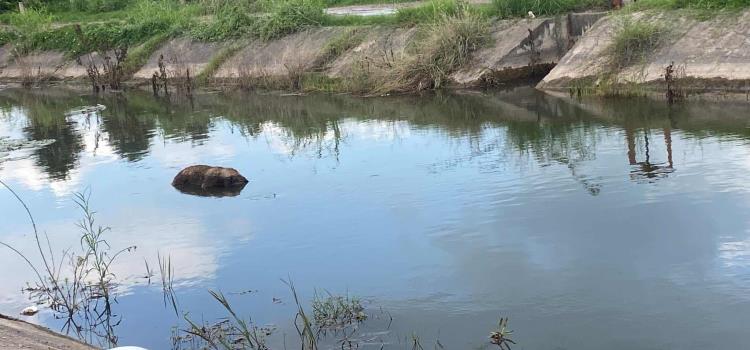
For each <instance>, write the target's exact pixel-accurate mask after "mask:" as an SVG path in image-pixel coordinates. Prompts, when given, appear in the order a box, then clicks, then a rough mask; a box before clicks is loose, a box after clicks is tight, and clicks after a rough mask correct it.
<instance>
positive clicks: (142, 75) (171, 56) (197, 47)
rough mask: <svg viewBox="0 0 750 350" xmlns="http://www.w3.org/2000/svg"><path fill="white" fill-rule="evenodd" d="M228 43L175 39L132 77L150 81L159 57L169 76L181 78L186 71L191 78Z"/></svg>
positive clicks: (152, 56)
mask: <svg viewBox="0 0 750 350" xmlns="http://www.w3.org/2000/svg"><path fill="white" fill-rule="evenodd" d="M227 45H229V44H228V43H206V42H199V41H195V40H191V39H189V38H177V39H172V40H170V41H168V42H167V43H166V44H164V45H163V46H162V47H161V48H159V49H158V50H156V52H154V53H153V54H152V55H151V57H150V58H149V60H148V62H146V64H145V65H144V66H143V67H141V69H140V70H138V71H137V72H136V73H135V74H134V75H133V78H135V79H151V76H152V75H153V74H154V73H155V72H158V71H159V57H160V56H163V57H164V65H165V69H166V71H167V74H168V75H169V76H178V77H183V76H185V74H186V71H187V70H189V71H190V75H191V76H196V75H198V74H200V73H201V72H202V71H203V69H204V68H206V66H207V65H208V64H209V62H211V58H212V57H214V55H216V54H218V53H219V52H220V51H221V50H222V49H224V48H225V47H226V46H227Z"/></svg>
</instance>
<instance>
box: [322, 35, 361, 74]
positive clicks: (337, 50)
mask: <svg viewBox="0 0 750 350" xmlns="http://www.w3.org/2000/svg"><path fill="white" fill-rule="evenodd" d="M364 38H365V33H364V32H363V31H362V30H360V29H358V28H352V29H349V30H347V31H345V32H344V33H342V34H340V35H339V36H337V37H335V38H333V39H332V40H331V41H330V42H328V43H327V44H326V46H325V47H324V48H323V58H322V62H321V63H320V64H317V66H321V65H323V64H326V63H328V62H331V61H333V60H335V59H336V58H337V57H339V56H341V55H343V54H344V52H346V51H349V50H351V49H353V48H355V47H356V46H357V45H359V44H360V43H361V42H362V40H364Z"/></svg>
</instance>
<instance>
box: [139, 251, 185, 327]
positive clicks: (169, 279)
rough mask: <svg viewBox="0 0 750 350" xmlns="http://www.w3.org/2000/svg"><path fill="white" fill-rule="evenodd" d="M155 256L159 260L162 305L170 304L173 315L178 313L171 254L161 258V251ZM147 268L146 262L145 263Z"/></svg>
mask: <svg viewBox="0 0 750 350" xmlns="http://www.w3.org/2000/svg"><path fill="white" fill-rule="evenodd" d="M156 257H157V259H158V260H159V276H160V277H161V291H162V299H163V301H164V306H165V307H166V306H167V304H169V305H171V306H172V309H173V310H174V313H175V315H179V313H178V311H177V296H176V294H175V292H174V267H173V266H172V256H170V255H167V256H166V257H164V258H162V256H161V253H159V252H157V253H156ZM146 269H148V264H146Z"/></svg>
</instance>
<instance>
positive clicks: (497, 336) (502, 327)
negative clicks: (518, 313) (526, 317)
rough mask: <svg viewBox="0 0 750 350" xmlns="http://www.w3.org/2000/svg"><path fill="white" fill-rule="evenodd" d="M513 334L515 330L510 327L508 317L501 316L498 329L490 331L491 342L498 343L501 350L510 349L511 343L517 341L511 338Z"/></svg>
mask: <svg viewBox="0 0 750 350" xmlns="http://www.w3.org/2000/svg"><path fill="white" fill-rule="evenodd" d="M511 334H513V331H511V330H509V329H508V318H507V317H506V318H502V317H500V322H498V325H497V330H495V331H492V332H491V333H490V343H492V344H495V345H497V346H498V347H499V348H500V350H510V344H515V343H516V342H514V341H513V340H511V339H510V336H511Z"/></svg>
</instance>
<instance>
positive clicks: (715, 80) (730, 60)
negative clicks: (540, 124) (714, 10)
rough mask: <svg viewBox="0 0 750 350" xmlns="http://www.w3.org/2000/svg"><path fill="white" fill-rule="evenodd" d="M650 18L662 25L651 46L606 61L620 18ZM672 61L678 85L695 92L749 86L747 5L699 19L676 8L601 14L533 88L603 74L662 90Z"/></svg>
mask: <svg viewBox="0 0 750 350" xmlns="http://www.w3.org/2000/svg"><path fill="white" fill-rule="evenodd" d="M627 21H630V23H637V22H643V23H650V24H652V25H657V26H661V27H662V28H663V30H664V33H663V34H662V38H661V39H660V40H659V43H658V44H657V46H656V47H655V48H654V49H653V50H650V51H649V52H645V53H644V55H643V57H642V59H640V60H639V61H638V62H635V63H633V64H630V65H628V66H625V67H617V66H614V65H613V63H612V55H613V53H612V50H611V49H610V48H611V46H612V43H613V40H614V38H616V37H617V35H618V31H619V30H621V27H622V25H623V23H626V22H627ZM671 64H674V65H673V67H674V68H675V79H676V80H677V81H678V82H679V84H680V85H681V86H680V87H681V88H684V89H687V90H692V91H696V92H716V91H730V92H747V91H750V10H748V11H745V12H743V13H740V14H731V15H729V14H722V15H718V16H716V17H715V18H712V19H709V20H703V21H701V20H699V19H696V18H694V17H691V16H690V15H689V14H681V13H679V12H675V13H670V12H665V13H660V14H657V15H653V14H652V13H633V14H628V15H623V16H617V17H612V16H609V17H605V18H602V19H601V20H600V21H598V22H597V23H596V24H595V25H594V26H593V27H591V29H590V30H589V31H588V32H587V33H586V34H585V35H584V36H582V37H581V39H580V40H579V41H578V42H577V43H576V45H574V46H573V47H572V48H571V49H570V50H569V51H568V53H567V54H566V55H565V56H564V57H563V58H562V59H561V60H560V62H559V64H557V66H556V67H555V68H554V69H552V71H551V72H550V73H549V74H548V75H547V76H545V77H544V79H543V80H542V81H541V82H540V83H539V85H538V87H539V88H541V89H546V90H568V89H571V88H578V87H581V86H584V87H586V86H595V85H597V84H601V83H602V82H603V80H604V79H607V80H609V82H615V83H619V84H630V83H636V84H638V85H640V86H642V87H645V88H646V89H648V88H653V89H654V90H660V91H662V92H663V89H664V82H665V79H664V75H665V72H666V67H668V66H669V65H671Z"/></svg>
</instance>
